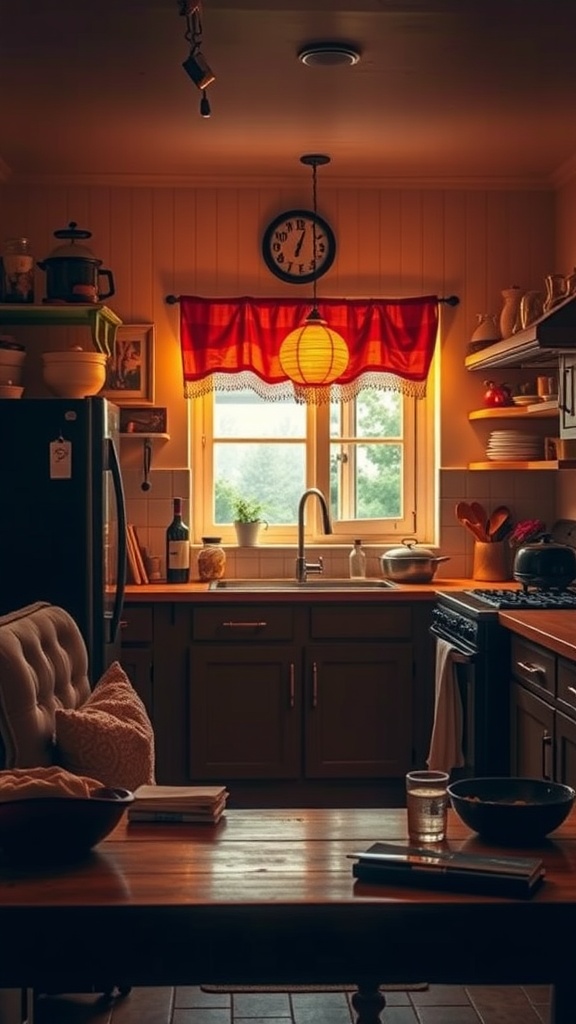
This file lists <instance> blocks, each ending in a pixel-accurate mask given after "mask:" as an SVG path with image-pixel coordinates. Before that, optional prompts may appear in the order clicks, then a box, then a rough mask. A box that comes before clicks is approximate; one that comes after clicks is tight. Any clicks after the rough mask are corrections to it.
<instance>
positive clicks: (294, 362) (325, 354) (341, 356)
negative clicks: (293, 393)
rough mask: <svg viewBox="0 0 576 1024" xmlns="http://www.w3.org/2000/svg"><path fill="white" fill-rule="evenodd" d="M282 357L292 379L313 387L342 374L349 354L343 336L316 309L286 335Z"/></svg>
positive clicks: (282, 362) (285, 371) (280, 356)
mask: <svg viewBox="0 0 576 1024" xmlns="http://www.w3.org/2000/svg"><path fill="white" fill-rule="evenodd" d="M279 359H280V365H281V366H282V369H283V370H284V373H285V374H286V376H287V377H289V378H290V380H293V381H294V383H295V384H301V385H306V386H308V387H314V386H322V385H326V384H331V383H332V382H333V381H335V380H337V379H338V377H340V376H342V374H343V373H344V371H345V369H346V367H347V366H348V362H349V359H350V353H349V351H348V346H347V344H346V342H345V341H344V338H343V337H342V336H341V335H340V334H338V333H337V332H336V331H333V330H332V329H331V328H330V327H328V325H327V323H326V321H325V320H323V319H322V317H321V316H320V314H319V313H318V310H317V309H313V310H312V312H311V313H309V315H308V316H307V317H306V320H305V321H304V323H303V324H302V326H301V327H297V328H296V330H294V331H291V332H290V334H288V335H287V336H286V337H285V338H284V341H283V342H282V344H281V346H280V352H279Z"/></svg>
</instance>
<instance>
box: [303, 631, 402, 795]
mask: <svg viewBox="0 0 576 1024" xmlns="http://www.w3.org/2000/svg"><path fill="white" fill-rule="evenodd" d="M412 664H413V659H412V646H411V644H410V643H403V644H400V643H390V644H386V643H370V642H367V643H348V644H346V645H345V646H344V647H340V648H338V647H336V646H334V645H327V644H326V645H320V644H315V645H313V646H311V647H310V648H309V649H308V650H307V652H306V662H305V694H304V741H305V757H304V772H305V775H306V777H307V778H320V779H326V778H375V777H376V778H377V777H379V778H395V777H400V776H403V775H405V774H406V772H407V771H409V770H410V767H411V765H412V749H413V746H412Z"/></svg>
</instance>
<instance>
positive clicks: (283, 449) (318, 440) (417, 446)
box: [192, 373, 434, 544]
mask: <svg viewBox="0 0 576 1024" xmlns="http://www.w3.org/2000/svg"><path fill="white" fill-rule="evenodd" d="M432 377H433V374H432V373H431V375H430V381H431V383H430V388H429V390H430V391H431V390H433V388H432ZM193 405H194V412H193V440H192V451H193V462H192V465H193V505H194V527H195V529H194V534H195V539H196V540H197V541H199V540H200V537H201V536H202V535H214V534H216V535H218V536H221V537H222V538H223V540H224V541H225V542H226V541H229V542H234V541H235V534H234V531H233V526H232V521H233V509H232V500H233V498H234V496H243V497H246V498H250V499H255V500H257V501H260V502H261V503H262V505H263V507H264V512H263V518H264V519H265V520H266V521H267V523H268V529H267V531H266V533H265V534H264V533H261V535H260V541H261V543H277V544H282V543H295V540H296V520H297V510H298V502H299V499H300V497H301V495H302V493H303V491H304V490H306V488H307V487H313V486H315V487H319V488H320V490H321V491H323V493H324V494H325V495H326V496H327V497H329V503H330V511H331V515H332V525H333V529H334V534H333V535H332V536H331V537H330V538H324V537H323V534H322V528H321V521H320V518H319V516H318V508H317V503H316V502H311V503H309V506H308V508H307V511H306V528H307V533H308V535H309V539H316V540H322V541H324V540H325V541H326V542H327V543H334V542H335V543H349V542H350V541H351V540H352V539H354V537H356V536H362V537H363V538H365V539H366V540H368V541H370V540H373V541H375V542H376V541H381V542H386V541H390V542H395V543H398V541H399V540H400V539H401V538H402V537H406V536H417V538H418V540H420V541H425V540H428V541H430V540H431V539H433V535H434V529H433V526H434V519H433V494H434V472H433V468H434V430H433V426H434V410H433V406H434V403H433V400H432V398H431V397H428V398H426V399H418V400H417V399H413V398H407V397H404V396H402V395H400V394H399V393H397V392H394V391H378V390H374V389H371V388H370V389H365V390H363V391H361V392H360V394H359V395H358V397H357V398H356V399H354V400H353V401H350V402H341V403H340V402H334V403H332V404H330V405H321V406H304V405H301V404H298V403H296V402H271V401H267V400H266V399H263V398H261V397H259V396H258V395H257V394H255V393H254V392H253V391H251V390H249V389H246V390H244V391H220V392H218V391H217V392H213V393H210V394H208V395H206V396H204V397H202V398H197V399H194V402H193Z"/></svg>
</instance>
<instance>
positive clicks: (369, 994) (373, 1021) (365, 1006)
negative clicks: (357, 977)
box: [351, 981, 564, 1024]
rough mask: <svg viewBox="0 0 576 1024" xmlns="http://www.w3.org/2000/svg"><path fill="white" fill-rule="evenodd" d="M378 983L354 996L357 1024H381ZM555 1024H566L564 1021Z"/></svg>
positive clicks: (367, 984)
mask: <svg viewBox="0 0 576 1024" xmlns="http://www.w3.org/2000/svg"><path fill="white" fill-rule="evenodd" d="M379 985H380V983H379V982H378V981H362V982H359V984H358V991H357V992H355V993H354V995H353V996H352V1000H351V1002H352V1006H353V1007H354V1010H355V1011H356V1014H357V1019H356V1024H381V1021H380V1014H381V1013H382V1010H383V1009H384V1007H385V1006H386V998H385V996H384V994H383V993H382V992H381V991H380V987H379ZM555 1024H564V1022H563V1021H561V1022H555Z"/></svg>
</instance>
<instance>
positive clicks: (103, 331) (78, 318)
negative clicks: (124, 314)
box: [0, 302, 122, 355]
mask: <svg viewBox="0 0 576 1024" xmlns="http://www.w3.org/2000/svg"><path fill="white" fill-rule="evenodd" d="M0 324H24V325H27V326H31V325H36V326H49V325H51V324H52V325H54V324H61V325H62V326H63V327H89V328H90V330H91V331H92V342H93V344H94V348H95V349H97V351H99V352H105V353H106V354H107V355H111V354H112V349H113V347H114V341H115V339H116V329H117V327H119V326H120V325H121V324H122V321H121V319H120V317H119V316H117V315H116V313H114V312H113V311H112V310H111V309H109V307H108V306H104V305H103V304H102V303H101V302H86V303H84V302H71V303H66V304H60V303H54V304H52V303H49V302H45V303H44V302H43V303H40V304H39V305H34V304H32V303H31V304H30V305H28V304H27V303H22V304H20V303H18V302H2V303H0Z"/></svg>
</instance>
